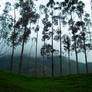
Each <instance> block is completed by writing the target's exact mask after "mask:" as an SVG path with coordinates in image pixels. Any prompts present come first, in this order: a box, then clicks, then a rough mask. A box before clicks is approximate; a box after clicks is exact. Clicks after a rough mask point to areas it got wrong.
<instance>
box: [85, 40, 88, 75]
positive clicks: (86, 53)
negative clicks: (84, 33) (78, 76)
mask: <svg viewBox="0 0 92 92" xmlns="http://www.w3.org/2000/svg"><path fill="white" fill-rule="evenodd" d="M84 54H85V63H86V73H88V63H87V52H86V46H85V40H84Z"/></svg>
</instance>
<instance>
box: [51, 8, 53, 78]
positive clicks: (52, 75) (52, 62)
mask: <svg viewBox="0 0 92 92" xmlns="http://www.w3.org/2000/svg"><path fill="white" fill-rule="evenodd" d="M51 59H52V72H51V76H54V52H53V8H52V57H51Z"/></svg>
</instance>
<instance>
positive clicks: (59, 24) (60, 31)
mask: <svg viewBox="0 0 92 92" xmlns="http://www.w3.org/2000/svg"><path fill="white" fill-rule="evenodd" d="M59 26H60V75H62V38H61V34H62V32H61V14H60V20H59Z"/></svg>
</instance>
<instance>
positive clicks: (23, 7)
mask: <svg viewBox="0 0 92 92" xmlns="http://www.w3.org/2000/svg"><path fill="white" fill-rule="evenodd" d="M16 5H17V6H19V8H20V15H21V17H20V18H19V20H18V22H17V23H16V27H17V28H18V29H19V28H20V29H21V31H23V30H24V32H23V35H22V39H23V40H22V49H21V55H20V62H19V69H18V72H19V74H20V73H21V69H22V61H23V52H24V45H25V42H26V41H27V38H28V37H29V34H30V29H29V27H28V24H29V23H32V22H33V23H35V22H36V19H37V18H38V14H36V12H35V11H34V5H33V1H32V0H30V4H29V1H27V0H24V1H21V0H19V3H17V4H16ZM30 21H31V22H30Z"/></svg>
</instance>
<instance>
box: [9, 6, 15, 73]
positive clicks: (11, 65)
mask: <svg viewBox="0 0 92 92" xmlns="http://www.w3.org/2000/svg"><path fill="white" fill-rule="evenodd" d="M15 19H16V13H15V7H14V34H13V47H12V55H11V61H10V72H12V69H13V59H14V49H15V48H14V35H15Z"/></svg>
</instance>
